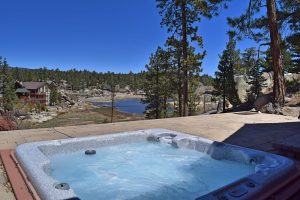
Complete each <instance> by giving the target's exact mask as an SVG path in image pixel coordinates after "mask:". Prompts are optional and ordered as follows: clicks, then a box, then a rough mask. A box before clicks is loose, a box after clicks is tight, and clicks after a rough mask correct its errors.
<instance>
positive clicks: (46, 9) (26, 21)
mask: <svg viewBox="0 0 300 200" xmlns="http://www.w3.org/2000/svg"><path fill="white" fill-rule="evenodd" d="M247 2H248V1H240V0H235V1H233V3H231V4H230V5H229V9H228V10H226V11H224V12H223V13H222V15H220V16H218V17H215V18H214V19H212V20H202V22H201V23H200V24H199V33H200V35H202V36H203V39H204V48H205V49H206V50H207V56H206V58H205V60H204V63H203V65H202V67H203V73H208V74H214V72H215V71H216V67H217V64H218V60H219V57H218V55H219V54H220V53H221V52H222V51H223V49H224V48H225V45H226V42H227V39H228V37H227V35H226V32H227V30H228V29H229V27H228V26H227V24H226V17H227V16H238V15H239V14H240V13H241V12H243V11H244V9H245V8H246V6H247ZM160 21H161V17H160V16H159V15H158V9H157V8H156V4H155V0H114V1H113V0H109V1H104V0H48V1H42V0H1V12H0V26H1V31H0V55H1V56H4V57H7V59H8V61H9V64H10V65H11V66H19V67H30V68H39V67H43V66H45V67H48V68H59V69H61V70H67V69H71V68H76V69H88V70H95V71H102V72H104V71H113V72H129V71H130V70H131V71H133V72H139V71H141V70H143V69H144V66H145V64H147V63H148V60H149V55H150V54H151V53H152V52H153V51H154V50H155V49H156V47H157V46H158V45H163V44H164V41H165V40H166V38H167V36H168V34H167V33H166V31H165V30H164V29H162V28H161V27H160ZM252 46H256V44H255V43H254V42H252V41H243V42H238V48H241V49H244V48H247V47H252Z"/></svg>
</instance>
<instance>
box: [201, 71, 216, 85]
mask: <svg viewBox="0 0 300 200" xmlns="http://www.w3.org/2000/svg"><path fill="white" fill-rule="evenodd" d="M200 82H201V83H203V85H206V86H214V85H215V79H214V78H213V77H212V76H210V75H208V74H203V75H202V76H201V77H200Z"/></svg>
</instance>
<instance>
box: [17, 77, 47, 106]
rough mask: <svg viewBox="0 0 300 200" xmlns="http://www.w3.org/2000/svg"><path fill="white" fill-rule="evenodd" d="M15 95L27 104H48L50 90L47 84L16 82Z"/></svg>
mask: <svg viewBox="0 0 300 200" xmlns="http://www.w3.org/2000/svg"><path fill="white" fill-rule="evenodd" d="M15 85H16V94H17V96H18V97H19V99H21V100H23V101H25V102H27V103H41V104H44V105H49V104H50V91H51V90H50V88H49V84H48V83H47V82H16V84H15Z"/></svg>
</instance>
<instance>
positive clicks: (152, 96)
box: [142, 47, 173, 119]
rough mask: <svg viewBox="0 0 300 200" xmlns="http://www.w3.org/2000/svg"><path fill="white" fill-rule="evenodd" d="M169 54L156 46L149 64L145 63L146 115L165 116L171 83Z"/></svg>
mask: <svg viewBox="0 0 300 200" xmlns="http://www.w3.org/2000/svg"><path fill="white" fill-rule="evenodd" d="M170 69H171V65H170V54H169V53H168V52H167V51H165V50H163V49H162V48H160V47H158V48H157V50H156V52H155V54H152V55H151V56H150V62H149V65H146V70H147V71H146V82H145V93H146V95H145V96H146V98H145V99H143V100H142V102H143V103H147V104H148V105H147V107H146V111H145V113H146V117H147V118H150V119H153V118H155V119H158V118H161V117H167V100H168V99H169V98H170V97H171V96H172V94H173V91H172V88H173V85H172V83H171V81H170V79H169V74H170V73H169V72H170V71H169V70H170Z"/></svg>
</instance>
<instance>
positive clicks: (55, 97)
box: [50, 86, 58, 106]
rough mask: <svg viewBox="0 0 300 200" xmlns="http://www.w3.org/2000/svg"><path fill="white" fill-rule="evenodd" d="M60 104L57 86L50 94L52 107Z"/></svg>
mask: <svg viewBox="0 0 300 200" xmlns="http://www.w3.org/2000/svg"><path fill="white" fill-rule="evenodd" d="M57 103H58V90H57V86H53V87H52V88H51V92H50V105H52V106H54V105H56V104H57Z"/></svg>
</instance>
